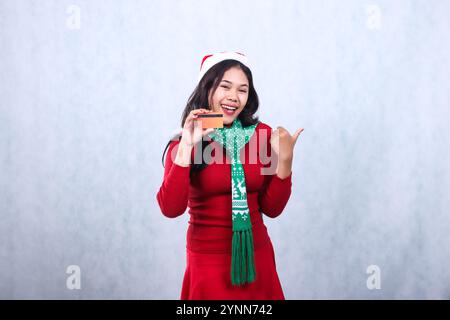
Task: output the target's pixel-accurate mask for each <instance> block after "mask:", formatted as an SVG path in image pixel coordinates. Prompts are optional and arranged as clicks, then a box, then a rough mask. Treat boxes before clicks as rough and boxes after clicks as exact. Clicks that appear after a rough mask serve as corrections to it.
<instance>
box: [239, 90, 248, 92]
mask: <svg viewBox="0 0 450 320" xmlns="http://www.w3.org/2000/svg"><path fill="white" fill-rule="evenodd" d="M239 91H240V92H242V93H246V92H247V91H246V90H239Z"/></svg>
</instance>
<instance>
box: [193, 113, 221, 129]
mask: <svg viewBox="0 0 450 320" xmlns="http://www.w3.org/2000/svg"><path fill="white" fill-rule="evenodd" d="M197 120H201V121H202V129H208V128H223V113H220V112H210V113H203V114H197Z"/></svg>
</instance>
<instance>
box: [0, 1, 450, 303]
mask: <svg viewBox="0 0 450 320" xmlns="http://www.w3.org/2000/svg"><path fill="white" fill-rule="evenodd" d="M449 11H450V2H448V1H441V0H433V1H419V0H417V1H413V0H410V1H407V0H397V1H387V0H371V1H359V0H347V1H332V0H329V1H325V0H322V1H317V0H316V1H312V0H311V1H235V0H230V1H206V0H204V1H156V0H155V1H137V0H133V1H118V0H109V1H106V0H104V1H100V0H95V1H93V0H91V1H87V0H84V1H82V0H71V1H66V0H61V1H60V0H58V1H56V0H54V1H51V0H42V1H32V0H1V1H0V49H1V58H0V298H6V299H14V298H25V299H28V298H43V299H48V298H61V299H94V298H95V299H113V298H119V299H141V298H142V299H177V298H178V297H179V294H180V289H181V282H182V277H183V272H184V268H185V233H186V229H187V220H188V216H187V214H185V215H183V216H182V217H180V218H177V219H173V220H170V219H167V218H165V217H163V215H162V214H161V212H160V211H159V207H158V204H157V202H156V198H155V196H156V192H157V191H158V188H159V186H160V184H161V182H162V175H163V168H162V164H161V155H162V151H163V148H164V146H165V144H166V142H167V140H168V138H169V136H170V135H171V134H172V133H173V132H174V131H175V130H177V128H179V126H180V124H179V122H180V117H181V111H182V110H183V108H184V105H185V103H186V101H187V98H188V96H189V95H190V93H191V92H192V90H193V89H194V86H195V82H196V78H197V72H198V69H199V64H200V61H201V58H202V57H203V55H204V54H207V53H211V52H216V51H222V50H238V51H242V52H244V53H246V54H247V55H248V57H249V59H250V60H251V62H252V65H253V66H254V67H253V73H254V78H255V86H256V88H257V91H258V93H259V95H260V100H261V105H260V111H259V116H260V118H261V120H262V121H264V122H266V123H268V124H269V125H271V126H272V127H276V126H278V125H282V126H284V127H285V128H287V129H288V130H290V131H291V132H293V131H294V130H295V129H297V128H299V127H304V128H305V131H304V132H303V133H302V135H301V136H300V140H299V142H298V143H297V146H296V150H295V156H294V168H293V193H292V196H291V199H290V201H289V203H288V205H287V207H286V209H285V211H284V212H283V214H282V215H281V216H280V217H279V218H277V219H274V220H271V219H269V218H266V219H265V221H266V224H267V225H268V228H269V233H270V235H271V238H272V241H273V243H274V247H275V253H276V262H277V268H278V272H279V275H280V278H281V281H282V285H283V287H284V290H285V294H286V298H288V299H304V298H313V299H316V298H321V299H323V298H337V299H344V298H369V299H380V298H385V299H392V298H394V299H399V298H407V299H414V298H438V299H443V298H446V299H448V298H450V268H449V264H450V232H449V230H450V196H449V190H450V170H449V166H448V163H449V162H450V129H449V126H448V119H449V118H450V105H449V101H450V97H449V92H450V90H449V89H450V88H449V85H450V73H449V72H448V71H449V70H450V61H449V59H450V46H449V44H448V41H447V39H448V34H449V32H450V22H449V19H448V12H449ZM71 265H76V266H79V268H80V270H81V278H80V279H81V289H79V290H77V289H74V290H70V289H69V288H68V287H67V280H68V279H69V280H71V279H72V280H73V278H71V277H72V276H73V275H71V274H68V273H66V271H67V268H68V267H69V266H71ZM372 265H375V266H376V267H375V269H373V270H375V271H374V273H373V274H372V269H371V268H369V269H368V267H369V266H372ZM69 271H70V270H69ZM368 271H369V273H367V272H368ZM378 271H379V273H378ZM375 276H380V277H379V280H380V281H381V282H380V283H378V285H379V289H376V288H375V289H372V290H371V289H370V288H373V287H372V286H371V284H374V282H372V280H373V279H375V280H376V279H377V278H373V277H375ZM368 280H369V285H368V283H367V282H368ZM70 283H72V284H74V283H75V282H70V281H69V284H70ZM69 287H70V286H69Z"/></svg>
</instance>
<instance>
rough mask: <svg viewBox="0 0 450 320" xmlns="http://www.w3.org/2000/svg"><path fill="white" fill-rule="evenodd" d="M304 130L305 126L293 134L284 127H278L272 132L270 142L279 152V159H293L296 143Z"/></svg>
mask: <svg viewBox="0 0 450 320" xmlns="http://www.w3.org/2000/svg"><path fill="white" fill-rule="evenodd" d="M303 130H304V129H303V128H300V129H298V130H297V131H295V133H294V134H293V135H292V136H291V135H290V133H289V131H287V130H286V129H285V128H283V127H277V129H276V130H274V131H273V132H272V136H271V137H270V144H271V146H272V149H273V150H274V151H275V153H276V154H277V156H278V160H279V161H292V158H293V156H294V146H295V143H296V142H297V139H298V137H299V136H300V133H302V131H303Z"/></svg>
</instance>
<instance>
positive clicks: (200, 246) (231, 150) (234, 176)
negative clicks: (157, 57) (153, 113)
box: [157, 52, 303, 300]
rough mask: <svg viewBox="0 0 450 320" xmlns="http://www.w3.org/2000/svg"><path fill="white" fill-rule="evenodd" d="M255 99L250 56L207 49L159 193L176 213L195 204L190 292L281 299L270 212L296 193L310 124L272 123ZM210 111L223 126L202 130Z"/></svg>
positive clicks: (185, 291)
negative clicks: (293, 127)
mask: <svg viewBox="0 0 450 320" xmlns="http://www.w3.org/2000/svg"><path fill="white" fill-rule="evenodd" d="M258 104H259V102H258V95H257V93H256V91H255V88H254V86H253V78H252V73H251V71H250V68H249V63H248V60H247V58H246V56H245V55H243V54H241V53H236V52H220V53H216V54H213V55H207V56H205V57H204V58H203V60H202V64H201V67H200V74H199V83H198V85H197V87H196V88H195V90H194V92H193V93H192V95H191V96H190V98H189V100H188V102H187V105H186V108H185V109H184V112H183V115H182V121H181V127H182V128H183V129H182V132H181V134H179V135H177V136H176V137H174V138H173V139H172V140H171V141H169V143H168V144H167V146H166V149H165V150H164V153H163V163H164V154H165V151H166V150H167V151H168V153H167V156H166V160H165V170H164V180H163V182H162V185H161V187H160V189H159V191H158V193H157V200H158V203H159V206H160V208H161V211H162V213H163V214H164V215H165V216H167V217H169V218H175V217H178V216H180V215H181V214H183V213H184V212H185V211H186V208H187V207H188V206H189V214H190V221H189V228H188V232H187V246H186V257H187V263H186V264H187V265H186V271H185V274H184V280H183V287H182V290H181V299H183V300H184V299H196V300H200V299H224V300H225V299H226V300H230V299H257V300H262V299H270V300H274V299H284V294H283V290H282V288H281V284H280V281H279V278H278V274H277V270H276V264H275V255H274V251H273V246H272V242H271V240H270V238H269V235H268V233H267V228H266V226H265V225H264V221H263V214H265V215H266V216H269V217H271V218H275V217H277V216H278V215H280V214H281V212H282V211H283V209H284V208H285V206H286V204H287V201H288V200H289V197H290V194H291V185H292V183H291V179H292V172H291V168H292V160H293V154H294V152H293V151H294V145H295V143H296V141H297V139H298V137H299V135H300V133H301V132H302V131H303V129H299V130H297V131H296V132H295V134H293V135H292V136H291V135H290V134H289V132H288V131H287V130H285V129H284V128H282V127H278V128H277V129H276V130H275V131H273V132H272V129H271V127H269V126H268V125H267V124H265V123H263V122H260V121H259V120H258V118H257V117H255V113H256V112H257V110H258ZM211 112H220V113H222V114H223V128H216V129H211V128H210V129H202V126H201V123H200V121H201V120H200V119H199V118H198V116H199V115H200V114H208V113H211ZM198 155H200V157H198ZM208 155H210V157H208ZM199 158H200V160H201V161H198V159H199ZM196 159H197V160H196ZM251 160H253V161H251Z"/></svg>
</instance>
